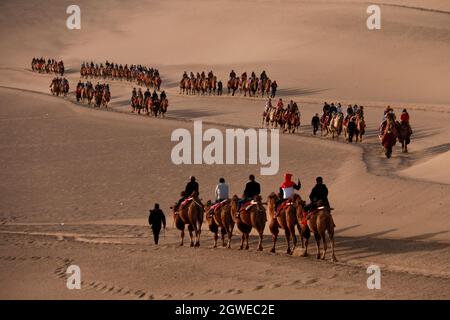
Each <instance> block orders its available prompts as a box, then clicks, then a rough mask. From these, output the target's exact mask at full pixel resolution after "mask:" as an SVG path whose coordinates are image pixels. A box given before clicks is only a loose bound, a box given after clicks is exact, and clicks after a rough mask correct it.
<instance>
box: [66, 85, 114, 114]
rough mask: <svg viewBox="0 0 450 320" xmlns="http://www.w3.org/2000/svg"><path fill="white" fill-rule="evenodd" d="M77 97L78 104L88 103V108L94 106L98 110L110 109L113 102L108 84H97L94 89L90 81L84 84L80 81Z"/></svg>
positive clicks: (76, 92)
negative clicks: (101, 108)
mask: <svg viewBox="0 0 450 320" xmlns="http://www.w3.org/2000/svg"><path fill="white" fill-rule="evenodd" d="M75 96H76V99H77V102H81V103H87V104H88V106H91V105H92V104H93V105H94V107H97V108H100V107H105V108H108V104H109V101H110V100H111V91H110V89H109V85H108V84H106V83H103V84H100V83H97V84H96V85H95V87H94V86H93V85H92V83H91V82H90V81H87V82H86V83H84V82H81V80H80V81H79V82H78V84H77V88H76V91H75Z"/></svg>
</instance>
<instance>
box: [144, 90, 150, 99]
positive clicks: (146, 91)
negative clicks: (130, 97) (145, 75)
mask: <svg viewBox="0 0 450 320" xmlns="http://www.w3.org/2000/svg"><path fill="white" fill-rule="evenodd" d="M150 97H151V93H150V90H149V89H148V88H147V90H145V93H144V101H147V100H148V99H149V98H150Z"/></svg>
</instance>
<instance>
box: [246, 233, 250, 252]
mask: <svg viewBox="0 0 450 320" xmlns="http://www.w3.org/2000/svg"><path fill="white" fill-rule="evenodd" d="M249 238H250V233H247V234H246V235H245V250H248V249H249V248H250V246H249V245H248V239H249Z"/></svg>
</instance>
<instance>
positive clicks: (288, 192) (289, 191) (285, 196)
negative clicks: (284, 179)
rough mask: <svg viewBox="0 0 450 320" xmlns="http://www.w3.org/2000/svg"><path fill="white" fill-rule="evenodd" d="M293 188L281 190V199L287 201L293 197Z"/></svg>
mask: <svg viewBox="0 0 450 320" xmlns="http://www.w3.org/2000/svg"><path fill="white" fill-rule="evenodd" d="M294 193H295V191H294V187H289V188H283V199H289V198H290V197H292V196H293V195H294Z"/></svg>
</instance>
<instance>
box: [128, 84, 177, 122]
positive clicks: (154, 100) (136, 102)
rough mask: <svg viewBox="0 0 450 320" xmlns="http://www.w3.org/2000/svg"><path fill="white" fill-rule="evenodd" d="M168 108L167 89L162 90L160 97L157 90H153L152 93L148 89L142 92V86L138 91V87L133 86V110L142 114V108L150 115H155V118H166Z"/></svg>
mask: <svg viewBox="0 0 450 320" xmlns="http://www.w3.org/2000/svg"><path fill="white" fill-rule="evenodd" d="M168 108H169V99H168V98H167V95H166V92H165V91H162V92H161V93H160V95H159V97H158V94H157V93H156V91H153V94H152V93H150V90H149V89H147V91H146V92H145V93H142V90H141V88H139V90H138V91H136V88H133V91H132V92H131V112H133V113H137V114H141V110H142V111H143V112H145V114H146V115H148V116H150V115H153V116H154V117H155V118H157V117H162V118H164V116H165V114H166V112H167V109H168Z"/></svg>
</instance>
